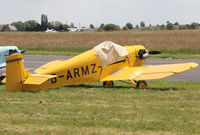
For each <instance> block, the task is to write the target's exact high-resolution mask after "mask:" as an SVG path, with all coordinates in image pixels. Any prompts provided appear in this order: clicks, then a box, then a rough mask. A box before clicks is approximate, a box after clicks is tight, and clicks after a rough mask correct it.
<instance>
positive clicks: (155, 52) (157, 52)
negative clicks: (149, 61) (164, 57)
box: [149, 51, 161, 54]
mask: <svg viewBox="0 0 200 135" xmlns="http://www.w3.org/2000/svg"><path fill="white" fill-rule="evenodd" d="M149 54H161V51H149Z"/></svg>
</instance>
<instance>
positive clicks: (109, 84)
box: [103, 81, 114, 87]
mask: <svg viewBox="0 0 200 135" xmlns="http://www.w3.org/2000/svg"><path fill="white" fill-rule="evenodd" d="M103 86H104V87H113V86H114V82H113V81H104V82H103Z"/></svg>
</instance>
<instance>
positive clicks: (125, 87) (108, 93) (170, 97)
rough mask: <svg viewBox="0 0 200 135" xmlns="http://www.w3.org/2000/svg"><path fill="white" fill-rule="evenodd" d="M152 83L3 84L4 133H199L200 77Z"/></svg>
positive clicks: (0, 113)
mask: <svg viewBox="0 0 200 135" xmlns="http://www.w3.org/2000/svg"><path fill="white" fill-rule="evenodd" d="M148 84H149V87H148V88H147V89H144V90H142V89H136V88H134V87H133V86H132V85H131V84H130V85H129V84H125V83H121V82H115V87H114V88H104V87H102V83H100V82H96V83H88V84H85V85H77V86H71V87H61V88H56V89H48V90H42V91H36V92H24V93H7V92H5V85H0V134H1V135H3V134H8V135H13V134H20V135H23V134H24V135H27V134H29V135H57V134H63V135H66V134H70V135H72V134H73V135H80V134H84V135H88V134H92V135H99V134H102V135H105V134H106V135H109V134H117V135H132V134H136V135H141V134H146V135H149V134H151V135H171V134H175V135H176V134H177V135H181V134H183V135H186V134H190V135H197V134H199V133H200V128H199V127H200V83H199V82H172V81H149V82H148Z"/></svg>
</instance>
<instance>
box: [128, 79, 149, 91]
mask: <svg viewBox="0 0 200 135" xmlns="http://www.w3.org/2000/svg"><path fill="white" fill-rule="evenodd" d="M130 81H131V83H132V84H133V85H135V86H136V87H137V88H140V89H144V88H146V87H147V82H146V81H144V80H139V81H135V80H130Z"/></svg>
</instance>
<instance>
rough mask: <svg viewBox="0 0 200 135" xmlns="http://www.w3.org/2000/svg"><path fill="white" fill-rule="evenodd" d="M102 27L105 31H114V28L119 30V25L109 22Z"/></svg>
mask: <svg viewBox="0 0 200 135" xmlns="http://www.w3.org/2000/svg"><path fill="white" fill-rule="evenodd" d="M104 29H105V30H106V31H114V30H120V27H119V25H115V24H112V23H110V24H106V25H105V28H104Z"/></svg>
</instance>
